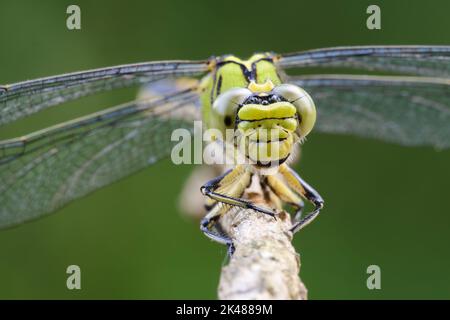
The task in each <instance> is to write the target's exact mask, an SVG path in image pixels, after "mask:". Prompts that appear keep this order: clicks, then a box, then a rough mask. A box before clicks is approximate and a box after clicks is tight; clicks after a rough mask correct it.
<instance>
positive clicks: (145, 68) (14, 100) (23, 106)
mask: <svg viewBox="0 0 450 320" xmlns="http://www.w3.org/2000/svg"><path fill="white" fill-rule="evenodd" d="M207 70H208V62H207V61H161V62H146V63H139V64H128V65H121V66H115V67H108V68H101V69H94V70H88V71H82V72H74V73H68V74H63V75H59V76H53V77H47V78H41V79H36V80H30V81H24V82H19V83H15V84H10V85H6V86H0V126H1V125H3V124H6V123H9V122H11V121H14V120H17V119H19V118H21V117H24V116H27V115H30V114H33V113H35V112H38V111H40V110H42V109H45V108H48V107H51V106H55V105H59V104H61V103H64V102H67V101H71V100H75V99H78V98H81V97H84V96H87V95H91V94H94V93H99V92H103V91H109V90H113V89H117V88H124V87H130V86H135V85H140V84H144V83H149V82H154V81H157V80H161V79H164V78H167V77H178V76H196V75H201V74H203V73H204V72H206V71H207Z"/></svg>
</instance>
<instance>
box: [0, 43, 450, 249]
mask: <svg viewBox="0 0 450 320" xmlns="http://www.w3.org/2000/svg"><path fill="white" fill-rule="evenodd" d="M307 68H314V70H318V69H319V68H329V69H332V68H340V69H341V70H342V69H343V68H345V69H348V70H350V69H355V70H357V71H358V72H359V73H364V71H370V72H372V73H374V72H375V73H376V74H377V75H357V74H354V73H353V74H345V75H342V74H303V75H302V70H306V69H307ZM288 71H289V73H290V74H288ZM292 74H297V75H292ZM186 78H189V79H190V80H189V81H188V80H186ZM177 79H178V80H177ZM161 83H165V85H164V89H163V90H159V89H155V88H158V85H159V84H161ZM181 83H182V85H181ZM131 86H136V87H139V86H150V88H153V89H154V91H157V92H158V94H155V95H150V96H145V97H140V98H139V99H137V100H136V101H132V102H129V103H126V104H122V105H119V106H116V107H112V108H109V109H106V110H103V111H100V112H96V113H93V114H90V115H88V116H84V117H81V118H78V119H75V120H72V121H68V122H64V123H61V124H58V125H54V126H51V127H49V128H46V129H43V130H39V131H36V132H33V133H30V134H27V135H24V136H22V137H18V138H13V139H8V140H4V141H0V227H8V226H13V225H17V224H20V223H22V222H25V221H27V220H31V219H35V218H38V217H40V216H43V215H45V214H48V213H51V212H53V211H56V210H57V209H59V208H61V207H62V206H64V205H65V204H67V203H69V202H70V201H73V200H75V199H78V198H81V197H83V196H85V195H87V194H89V193H90V192H92V191H94V190H96V189H99V188H101V187H104V186H106V185H108V184H110V183H112V182H114V181H117V180H119V179H121V178H124V177H126V176H128V175H130V174H132V173H134V172H137V171H139V170H141V169H143V168H145V167H148V166H150V165H152V164H153V163H155V162H156V161H158V160H160V159H162V158H165V157H167V156H168V155H170V153H171V150H172V147H173V142H172V141H171V133H172V132H173V130H175V129H178V128H186V129H187V130H192V129H193V125H192V123H193V121H194V120H203V123H204V125H205V126H206V127H209V128H216V129H219V130H220V131H225V130H226V129H231V130H234V131H235V132H237V133H238V134H237V135H236V136H238V137H240V138H242V137H246V138H249V139H250V143H249V144H247V147H248V150H250V151H248V152H247V153H245V154H244V156H245V158H247V159H248V160H250V162H249V163H248V164H245V165H241V164H239V165H236V166H234V168H233V169H231V170H230V171H227V172H226V173H225V174H223V175H221V176H219V177H217V178H215V179H213V180H211V181H209V182H207V183H206V184H205V185H204V186H203V187H202V188H201V191H202V192H203V194H204V195H206V196H208V198H209V200H208V202H207V207H208V210H209V213H208V214H207V215H206V217H205V219H203V220H202V223H201V229H202V230H203V232H204V233H205V234H206V235H207V236H209V237H210V238H212V239H214V240H216V241H219V242H222V243H226V244H230V239H228V237H227V236H226V235H223V234H221V233H220V232H218V231H217V230H216V228H215V223H216V222H217V220H218V219H219V218H220V217H221V216H222V215H223V214H224V213H226V212H227V210H228V209H229V208H230V207H242V208H246V209H249V210H255V211H259V212H262V213H265V214H269V215H276V210H275V211H274V210H273V209H272V208H271V209H268V208H264V207H259V206H256V205H255V204H253V203H252V202H251V201H249V200H247V199H243V198H242V195H243V193H244V190H245V188H246V187H247V186H248V184H249V182H250V181H251V179H252V177H253V176H254V175H258V176H259V177H260V178H261V183H262V184H264V186H265V187H268V189H269V190H270V193H271V194H272V196H275V197H277V198H279V199H280V200H281V201H280V202H284V203H288V204H290V205H292V206H294V208H295V209H296V210H297V215H296V217H295V219H294V221H293V227H292V231H293V232H296V231H298V230H300V229H301V228H302V227H303V226H305V225H307V224H308V223H309V222H311V221H312V220H313V219H314V218H315V217H316V216H317V215H318V213H319V211H320V209H321V208H322V206H323V200H322V198H321V197H320V195H319V193H318V192H317V191H315V190H314V189H313V188H312V187H311V186H310V185H309V184H307V183H306V182H305V181H303V180H302V179H301V178H300V177H299V176H298V175H297V174H296V173H295V172H294V171H293V170H292V169H290V168H289V167H288V166H287V164H286V163H285V161H286V160H287V159H288V158H289V157H291V154H292V152H291V151H292V150H293V148H294V146H295V145H298V144H299V143H300V142H302V141H303V140H304V137H305V136H306V135H307V134H308V133H309V132H310V131H311V130H312V129H313V127H314V129H315V130H316V131H318V132H327V133H336V134H352V135H357V136H361V137H367V138H375V139H380V140H383V141H387V142H392V143H398V144H402V145H408V146H422V145H428V146H433V147H435V148H439V149H443V148H448V147H449V146H450V46H360V47H337V48H325V49H316V50H309V51H302V52H297V53H289V54H275V53H260V54H255V55H254V56H252V57H251V58H250V59H248V60H241V59H239V58H237V57H234V56H231V55H224V56H220V57H212V58H210V59H207V60H203V61H160V62H146V63H139V64H129V65H120V66H114V67H108V68H101V69H95V70H89V71H82V72H75V73H69V74H63V75H58V76H52V77H47V78H41V79H36V80H30V81H24V82H19V83H15V84H10V85H5V86H0V125H5V124H8V123H11V122H13V121H17V120H19V119H21V118H23V117H26V116H30V115H32V114H34V113H37V112H39V111H41V110H44V109H46V108H50V107H54V106H57V105H60V104H63V103H65V102H68V101H72V100H75V99H79V98H81V97H85V96H88V95H92V94H96V93H100V92H104V91H111V90H114V89H117V88H124V87H131ZM316 106H317V111H316ZM316 112H317V121H316ZM262 128H264V129H267V130H269V131H271V133H275V136H276V139H275V140H273V138H271V139H272V140H271V139H269V138H267V137H264V136H263V135H262V134H261V130H262ZM234 142H236V141H234ZM235 145H236V143H235ZM252 150H253V152H252ZM261 150H265V151H267V150H269V154H270V155H269V156H264V155H263V153H262V152H261ZM274 150H276V151H277V152H274ZM268 168H270V169H275V171H273V170H272V172H271V173H267V172H266V171H265V170H267V169H268ZM302 199H306V200H308V201H310V202H311V203H312V204H313V205H314V206H315V208H314V210H313V211H312V212H310V213H308V214H307V215H306V216H305V217H304V218H302V217H301V210H302V208H303V200H302ZM275 209H279V208H275Z"/></svg>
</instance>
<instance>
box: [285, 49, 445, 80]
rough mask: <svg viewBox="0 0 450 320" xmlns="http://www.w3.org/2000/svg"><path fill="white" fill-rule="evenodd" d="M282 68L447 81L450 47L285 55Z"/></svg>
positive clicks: (332, 51) (347, 50)
mask: <svg viewBox="0 0 450 320" xmlns="http://www.w3.org/2000/svg"><path fill="white" fill-rule="evenodd" d="M278 66H279V67H281V68H282V69H289V68H305V67H341V68H356V69H362V70H370V71H380V72H391V73H399V74H410V75H420V76H432V77H440V78H450V46H357V47H336V48H325V49H316V50H308V51H302V52H297V53H288V54H283V55H281V56H280V58H279V61H278Z"/></svg>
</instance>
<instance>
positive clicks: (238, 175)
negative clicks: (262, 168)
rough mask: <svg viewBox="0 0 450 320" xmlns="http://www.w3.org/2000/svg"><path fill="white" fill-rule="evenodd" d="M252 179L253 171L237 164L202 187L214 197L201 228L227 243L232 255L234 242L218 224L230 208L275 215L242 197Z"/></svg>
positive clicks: (212, 236)
mask: <svg viewBox="0 0 450 320" xmlns="http://www.w3.org/2000/svg"><path fill="white" fill-rule="evenodd" d="M251 180H252V173H251V172H250V171H249V170H246V169H245V167H243V166H236V168H234V169H232V170H229V171H227V172H225V173H224V174H223V175H221V176H219V177H216V178H214V179H212V180H210V181H208V182H207V183H206V184H205V185H203V186H202V187H201V191H202V193H203V194H204V195H206V196H208V197H209V198H210V199H212V200H213V204H211V203H210V204H209V205H208V208H210V211H209V212H208V214H207V215H206V216H205V217H204V218H203V220H202V221H201V223H200V229H201V231H202V232H203V233H204V234H205V235H206V236H207V237H209V238H210V239H212V240H214V241H217V242H219V243H222V244H226V245H227V246H228V252H229V254H230V255H231V254H232V253H233V252H234V246H233V242H232V240H231V238H230V237H229V236H228V235H226V234H225V233H224V232H219V231H220V230H219V229H220V224H218V220H219V218H220V217H221V216H222V215H224V214H225V213H227V212H228V211H229V210H230V208H232V207H240V208H245V209H252V210H255V211H258V212H262V213H265V214H268V215H270V216H272V217H274V216H275V213H274V212H272V211H270V210H268V209H264V208H261V207H258V206H255V205H254V204H253V203H251V202H250V201H248V200H245V199H241V198H240V197H242V195H243V194H244V191H245V189H246V188H247V187H248V186H249V185H250V183H251ZM214 229H215V230H214Z"/></svg>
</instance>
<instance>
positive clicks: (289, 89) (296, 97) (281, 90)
mask: <svg viewBox="0 0 450 320" xmlns="http://www.w3.org/2000/svg"><path fill="white" fill-rule="evenodd" d="M272 92H273V93H274V94H275V95H277V96H280V97H283V98H284V99H286V100H287V101H288V102H290V103H291V104H292V105H294V106H295V108H296V109H297V115H298V120H299V124H300V126H299V129H300V138H304V137H306V136H307V135H308V133H310V132H311V130H312V128H313V127H314V124H315V123H316V106H315V105H314V101H313V100H312V98H311V96H310V95H309V94H308V93H307V92H306V91H305V90H303V89H302V88H300V87H298V86H295V85H292V84H281V85H278V86H276V87H275V88H274V89H273V90H272Z"/></svg>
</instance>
